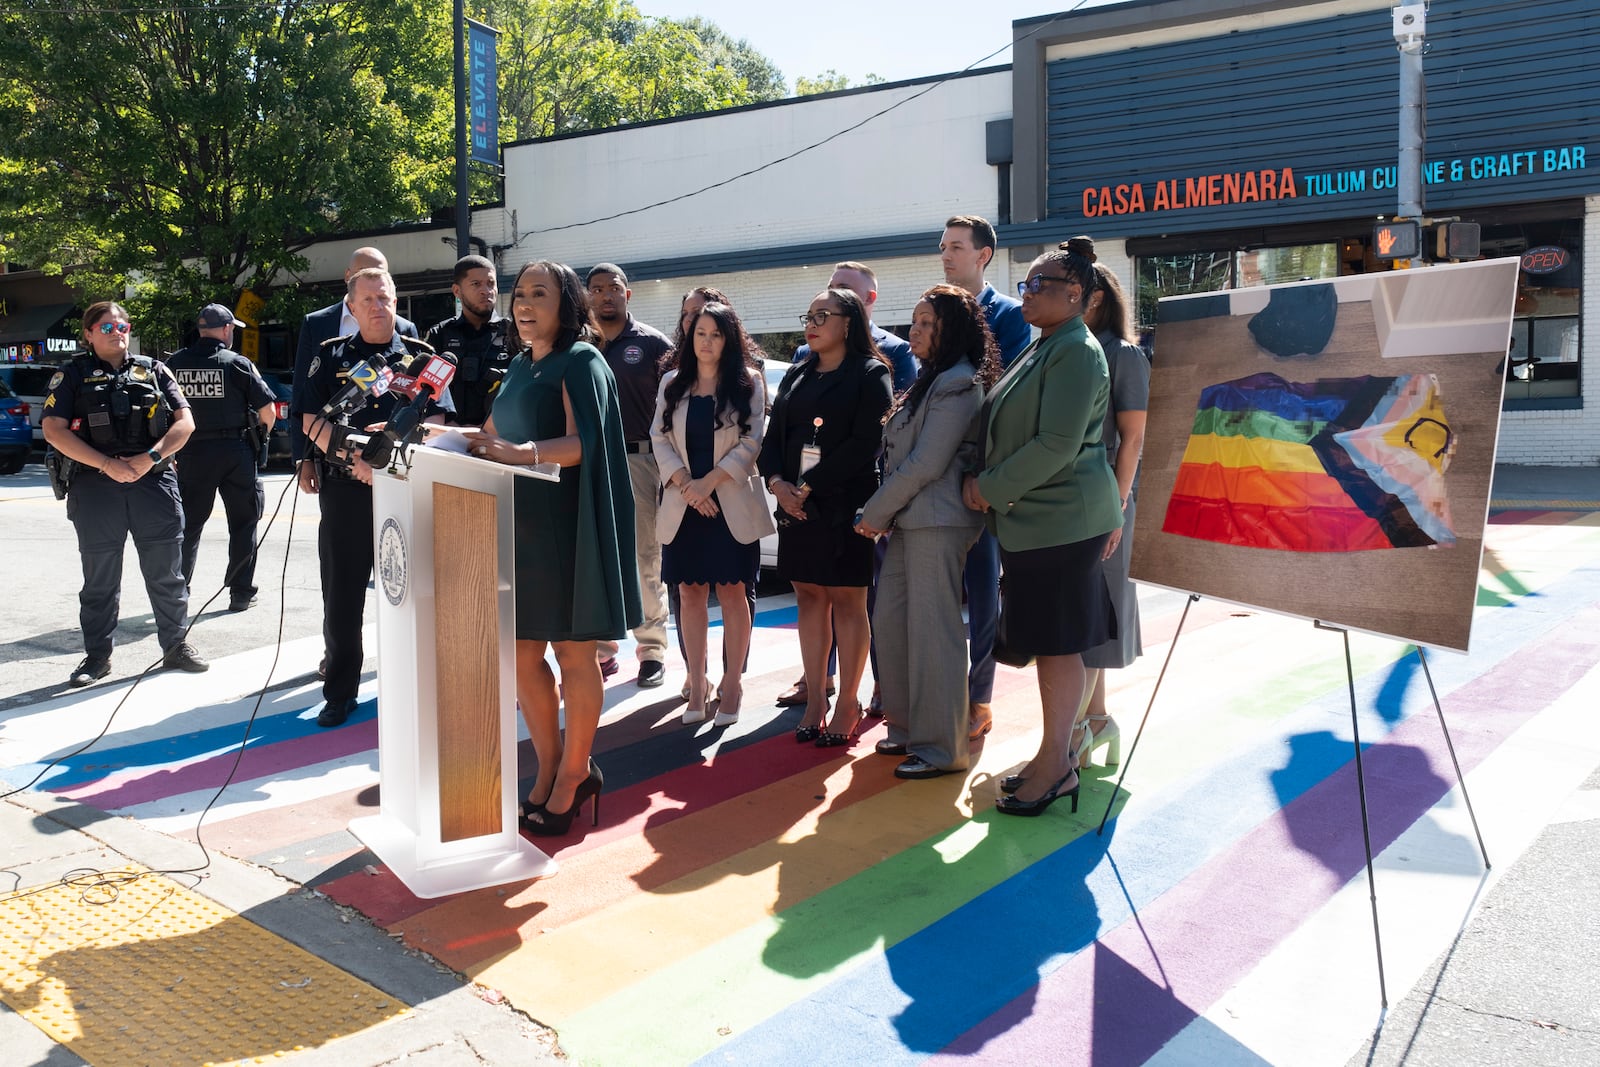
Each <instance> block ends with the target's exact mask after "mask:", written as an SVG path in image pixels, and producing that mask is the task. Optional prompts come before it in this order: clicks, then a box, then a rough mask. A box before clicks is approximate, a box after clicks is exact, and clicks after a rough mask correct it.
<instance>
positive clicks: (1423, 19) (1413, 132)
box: [1394, 3, 1428, 219]
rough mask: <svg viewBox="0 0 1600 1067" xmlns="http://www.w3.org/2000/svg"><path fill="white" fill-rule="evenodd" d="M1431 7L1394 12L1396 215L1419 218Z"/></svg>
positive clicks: (1410, 5)
mask: <svg viewBox="0 0 1600 1067" xmlns="http://www.w3.org/2000/svg"><path fill="white" fill-rule="evenodd" d="M1427 22H1428V8H1427V5H1426V4H1421V3H1402V4H1400V5H1399V6H1398V7H1396V8H1395V9H1394V40H1395V44H1397V45H1398V46H1399V47H1400V161H1399V162H1400V170H1399V176H1398V177H1399V182H1398V183H1397V188H1398V191H1399V194H1400V203H1399V208H1398V210H1397V212H1396V214H1397V215H1398V216H1399V217H1400V218H1403V219H1420V218H1421V217H1422V212H1423V210H1424V207H1425V205H1424V201H1423V186H1422V163H1423V158H1424V156H1425V154H1426V151H1427V145H1428V130H1427V126H1428V117H1427V115H1428V88H1427V84H1426V82H1425V81H1424V79H1423V73H1422V49H1423V45H1424V43H1425V38H1426V35H1427Z"/></svg>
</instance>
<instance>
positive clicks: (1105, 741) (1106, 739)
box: [1078, 715, 1122, 767]
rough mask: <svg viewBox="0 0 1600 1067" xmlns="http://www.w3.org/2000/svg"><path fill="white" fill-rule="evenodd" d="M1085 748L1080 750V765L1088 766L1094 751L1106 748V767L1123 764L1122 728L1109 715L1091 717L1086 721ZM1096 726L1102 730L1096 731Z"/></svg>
mask: <svg viewBox="0 0 1600 1067" xmlns="http://www.w3.org/2000/svg"><path fill="white" fill-rule="evenodd" d="M1084 722H1085V726H1084V740H1083V746H1082V747H1081V748H1080V749H1079V750H1078V765H1079V766H1080V767H1081V766H1087V761H1088V760H1089V758H1090V757H1092V756H1093V755H1094V750H1095V749H1097V748H1099V747H1100V746H1101V745H1105V746H1106V764H1105V765H1106V766H1107V767H1115V766H1116V765H1117V764H1119V763H1121V762H1122V727H1120V726H1118V725H1117V720H1115V719H1113V718H1112V717H1111V716H1109V715H1090V716H1089V717H1088V718H1087V719H1085V720H1084ZM1096 725H1098V726H1099V727H1100V729H1098V730H1097V729H1096V728H1095V727H1096Z"/></svg>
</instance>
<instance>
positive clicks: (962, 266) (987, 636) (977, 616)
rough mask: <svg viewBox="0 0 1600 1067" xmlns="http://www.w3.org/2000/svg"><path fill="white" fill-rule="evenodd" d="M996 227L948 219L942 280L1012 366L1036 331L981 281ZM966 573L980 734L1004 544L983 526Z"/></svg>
mask: <svg viewBox="0 0 1600 1067" xmlns="http://www.w3.org/2000/svg"><path fill="white" fill-rule="evenodd" d="M995 243H996V241H995V233H994V227H993V226H992V225H990V223H989V220H988V219H986V218H984V217H983V216H981V215H956V216H954V217H952V218H950V219H947V220H946V221H945V224H944V234H943V235H942V236H941V237H940V238H939V264H940V266H942V267H943V268H944V280H945V281H947V282H949V283H950V284H951V285H957V286H960V287H961V288H963V289H965V290H966V291H967V292H969V293H971V294H972V295H973V296H974V297H976V298H977V300H978V306H979V307H981V308H983V314H984V317H985V318H987V319H988V320H989V331H990V332H991V333H993V334H994V340H995V344H997V345H998V346H999V347H1000V364H1001V366H1004V367H1009V366H1010V365H1011V363H1012V361H1013V360H1015V359H1016V358H1017V357H1018V356H1020V355H1021V354H1022V352H1023V350H1024V349H1026V348H1027V347H1028V343H1029V342H1030V341H1032V340H1033V330H1032V329H1030V328H1029V326H1028V324H1027V323H1026V322H1024V321H1023V319H1022V304H1021V303H1020V302H1019V301H1017V300H1016V299H1014V298H1012V297H1009V296H1005V295H1003V294H1001V293H997V292H995V288H994V286H992V285H990V284H989V283H988V282H986V281H984V280H983V271H984V268H985V267H987V266H988V265H989V264H990V262H992V261H993V260H994V255H995ZM963 577H964V578H965V580H966V587H967V634H968V638H969V641H970V647H969V650H968V653H969V658H970V662H971V665H970V667H969V669H968V671H967V701H968V713H969V715H970V724H971V733H972V735H973V736H974V737H980V736H982V734H983V733H984V732H986V731H987V730H988V729H989V723H990V722H991V721H992V719H993V713H992V712H991V710H990V701H991V698H992V697H993V695H994V639H995V628H996V627H997V626H998V624H999V620H1000V544H999V542H997V541H996V540H995V539H994V534H992V533H990V532H989V531H988V530H984V531H983V533H982V534H980V535H979V537H978V543H977V544H975V545H973V546H972V550H971V551H970V552H968V553H967V566H966V570H965V573H964V575H963Z"/></svg>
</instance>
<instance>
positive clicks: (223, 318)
mask: <svg viewBox="0 0 1600 1067" xmlns="http://www.w3.org/2000/svg"><path fill="white" fill-rule="evenodd" d="M196 321H198V322H199V324H200V325H201V326H202V327H204V328H205V329H212V328H214V327H217V326H249V325H250V324H249V323H248V322H245V321H244V320H243V319H240V318H235V317H234V314H233V312H231V311H229V310H228V309H227V307H225V306H224V305H222V304H207V305H206V306H205V307H203V308H201V309H200V318H199V319H198V320H196Z"/></svg>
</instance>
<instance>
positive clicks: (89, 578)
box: [41, 300, 210, 686]
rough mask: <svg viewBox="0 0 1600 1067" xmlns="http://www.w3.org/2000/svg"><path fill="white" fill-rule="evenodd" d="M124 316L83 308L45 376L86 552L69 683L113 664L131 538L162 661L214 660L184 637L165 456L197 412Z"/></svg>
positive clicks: (170, 475) (176, 511)
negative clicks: (72, 347)
mask: <svg viewBox="0 0 1600 1067" xmlns="http://www.w3.org/2000/svg"><path fill="white" fill-rule="evenodd" d="M130 330H131V327H130V326H129V323H128V312H127V309H125V308H124V307H123V306H122V305H121V304H118V303H115V302H114V301H110V300H103V301H101V302H100V303H98V304H91V305H90V306H89V309H88V310H87V311H85V312H84V313H83V343H84V350H83V351H81V352H79V353H78V354H77V355H76V356H74V357H73V359H72V361H71V362H70V363H68V364H67V365H66V366H64V367H62V368H61V369H60V370H59V371H57V372H56V373H55V375H54V377H52V378H51V379H50V385H49V395H48V396H46V397H45V402H44V418H43V419H42V420H41V427H42V429H43V430H44V439H45V443H46V444H48V445H49V446H50V448H51V449H53V450H54V451H55V452H57V453H59V454H60V455H61V456H63V457H65V458H66V459H68V460H71V461H72V462H73V463H75V464H76V465H77V469H76V472H75V473H74V474H73V475H72V476H71V480H70V485H69V487H68V489H67V518H68V519H69V520H71V522H72V526H73V529H74V530H76V531H77V535H78V552H79V554H80V555H81V556H82V557H83V589H82V590H81V591H80V592H79V593H78V623H79V626H80V627H81V628H82V630H83V651H84V658H83V662H82V663H79V664H78V666H77V669H76V670H74V671H73V672H72V676H71V678H70V679H68V684H70V685H73V686H84V685H88V684H89V683H90V682H94V681H97V680H99V679H101V678H104V677H105V676H106V675H108V674H110V673H111V638H112V634H113V633H114V632H115V631H116V628H117V611H118V607H119V605H120V600H121V593H122V556H123V550H124V547H125V546H126V544H127V541H128V537H129V535H130V534H131V535H132V537H133V547H134V548H135V549H136V550H137V551H138V553H139V569H140V571H142V572H143V574H144V587H145V591H146V592H147V593H149V594H150V609H151V613H152V614H153V615H154V616H155V623H156V636H157V637H159V638H160V640H161V650H162V657H161V661H162V665H163V666H164V667H174V668H177V669H178V670H184V671H194V672H198V671H204V670H206V669H207V668H208V667H209V666H210V665H209V664H208V663H206V661H205V660H203V659H201V658H200V656H199V654H198V653H196V652H195V650H194V647H193V646H192V645H190V644H189V642H188V641H186V640H185V639H184V634H185V631H186V630H187V629H188V613H189V593H188V590H187V587H186V583H185V582H184V580H183V559H182V556H183V504H182V501H181V498H180V497H179V494H178V476H177V475H176V474H175V473H174V472H173V470H172V464H171V463H169V462H167V460H169V459H170V458H171V457H172V456H173V455H174V454H176V453H177V451H178V450H179V449H180V448H182V447H183V446H184V444H185V443H187V442H188V440H189V435H190V434H191V433H192V432H193V431H194V416H193V415H192V414H191V413H190V411H189V401H188V400H186V399H184V396H183V391H182V390H181V389H180V388H179V387H178V382H177V379H175V378H174V377H173V376H172V372H171V371H169V370H167V367H166V364H164V363H158V362H156V361H154V360H152V359H149V358H148V357H145V356H136V355H133V354H131V353H130V352H129V351H128V335H129V332H130Z"/></svg>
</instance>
